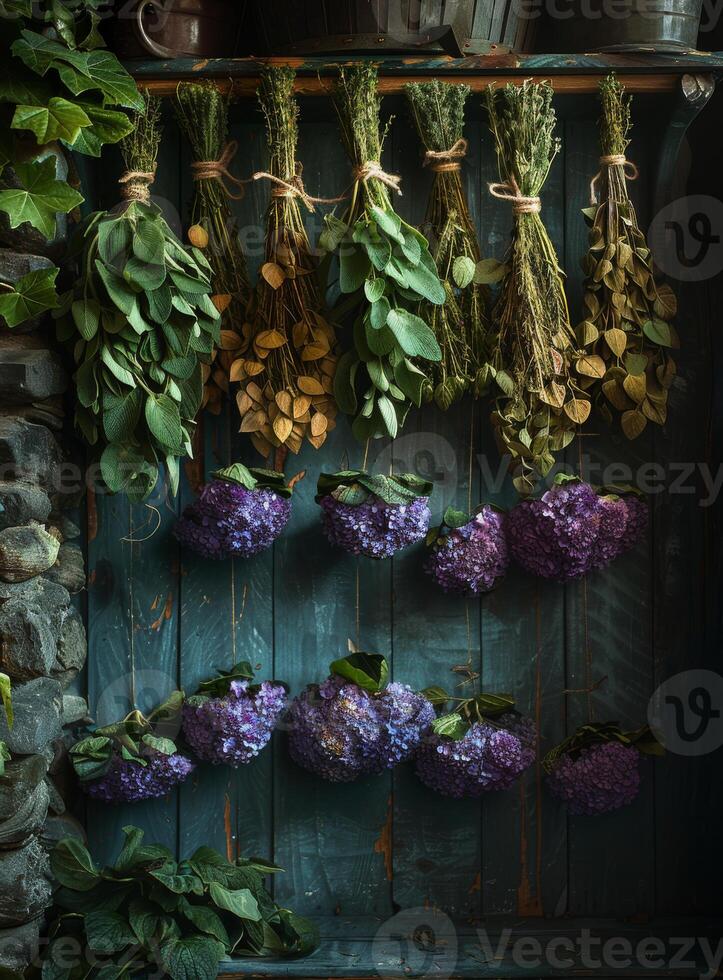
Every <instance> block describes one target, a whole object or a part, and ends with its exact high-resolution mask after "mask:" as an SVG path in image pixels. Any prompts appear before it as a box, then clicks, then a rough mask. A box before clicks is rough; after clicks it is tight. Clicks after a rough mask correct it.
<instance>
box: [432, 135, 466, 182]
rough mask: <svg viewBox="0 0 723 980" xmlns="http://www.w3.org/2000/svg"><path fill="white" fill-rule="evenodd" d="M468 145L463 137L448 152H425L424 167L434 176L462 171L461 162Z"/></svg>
mask: <svg viewBox="0 0 723 980" xmlns="http://www.w3.org/2000/svg"><path fill="white" fill-rule="evenodd" d="M468 149H469V143H468V142H467V140H466V139H465V138H464V137H461V138H460V139H458V140H457V142H456V143H455V144H454V146H450V148H449V149H448V150H427V152H426V153H425V154H424V166H425V167H429V168H430V169H431V170H432V172H433V173H435V174H443V173H452V172H453V171H456V170H461V169H462V162H461V161H462V160H464V158H465V157H466V156H467V150H468Z"/></svg>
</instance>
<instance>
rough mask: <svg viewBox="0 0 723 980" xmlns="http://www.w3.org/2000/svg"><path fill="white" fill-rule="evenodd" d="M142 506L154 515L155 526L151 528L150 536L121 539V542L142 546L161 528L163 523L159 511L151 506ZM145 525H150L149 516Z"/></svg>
mask: <svg viewBox="0 0 723 980" xmlns="http://www.w3.org/2000/svg"><path fill="white" fill-rule="evenodd" d="M143 506H144V507H146V508H147V509H148V510H150V511H152V513H153V514H155V515H156V526H155V527H154V528H153V530H152V531H151V533H150V534H147V535H146V536H145V538H128V537H126V538H121V541H128V542H129V544H142V543H143V542H144V541H149V540H150V539H151V538H152V537H153V535H154V534H155V533H156V531H157V530H158V528H159V527H160V526H161V523H162V521H163V518H162V517H161V512H160V510H159V509H158V508H157V507H154V506H153V505H152V504H144V505H143ZM146 523H147V524H148V523H150V516H149V518H148V521H146ZM139 530H140V529H139Z"/></svg>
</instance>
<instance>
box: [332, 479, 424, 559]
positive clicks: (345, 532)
mask: <svg viewBox="0 0 723 980" xmlns="http://www.w3.org/2000/svg"><path fill="white" fill-rule="evenodd" d="M319 503H320V505H321V519H322V525H323V529H324V534H325V535H326V537H327V538H328V540H329V542H330V543H331V544H333V545H336V546H337V547H339V548H343V549H344V551H347V552H348V553H349V554H351V555H366V556H367V557H369V558H390V557H391V556H392V555H393V554H394V553H395V552H397V551H399V550H400V549H401V548H406V547H407V545H410V544H414V543H415V541H421V540H422V539H423V538H424V536H425V535H426V533H427V531H428V530H429V520H430V517H431V514H430V510H429V506H428V498H427V497H416V498H415V499H414V500H413V501H411V503H409V504H388V503H385V501H384V500H382V499H381V497H377V496H376V495H375V494H371V495H370V496H369V497H368V498H367V500H365V501H364V502H363V503H361V504H356V505H352V504H345V503H342V502H341V501H340V500H337V499H336V497H334V496H333V495H332V494H328V495H327V496H325V497H322V498H321V499H320V501H319Z"/></svg>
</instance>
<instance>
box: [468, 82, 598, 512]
mask: <svg viewBox="0 0 723 980" xmlns="http://www.w3.org/2000/svg"><path fill="white" fill-rule="evenodd" d="M487 108H488V112H489V120H490V128H491V130H492V134H493V136H494V138H495V144H496V148H497V160H498V165H499V173H500V181H501V183H500V184H497V185H492V186H491V188H490V190H491V192H492V193H493V195H494V196H496V197H499V198H502V199H504V200H508V201H509V202H510V203H511V205H512V209H513V214H514V228H513V232H512V243H511V245H510V250H509V255H508V259H507V269H506V272H505V275H504V278H503V280H502V286H501V290H500V295H499V297H498V300H497V302H496V304H495V308H494V313H493V316H494V320H495V325H496V327H497V329H498V338H497V346H496V349H495V352H494V355H493V373H494V375H495V378H496V381H497V384H498V387H499V388H500V389H501V391H502V394H503V396H504V397H500V398H499V399H498V401H497V405H496V408H495V411H494V412H493V415H492V421H493V424H494V425H495V427H496V430H497V433H498V437H499V439H500V442H501V444H502V446H503V448H504V449H505V450H506V451H507V452H509V453H510V454H511V455H512V457H513V460H514V462H515V470H516V475H515V486H516V487H517V489H518V491H519V492H520V493H529V492H531V491H532V490H533V489H534V485H535V480H536V477H537V476H538V475H541V476H544V475H545V474H547V473H548V472H549V471H550V469H551V468H552V466H553V464H554V456H553V453H554V452H556V451H559V450H561V449H564V448H565V446H567V445H568V444H569V443H570V442H571V441H572V439H573V438H574V435H575V429H576V426H577V425H578V424H580V423H582V422H584V421H585V420H586V419H587V417H588V415H589V414H590V402H589V401H588V399H587V395H586V394H585V392H584V391H583V390H582V389H581V388H580V386H579V385H578V384H577V381H576V378H575V376H574V373H573V364H574V363H575V361H576V360H577V357H576V352H575V346H576V344H575V334H574V332H573V330H572V327H571V326H570V318H569V313H568V308H567V300H566V298H565V289H564V281H563V272H562V270H561V269H560V264H559V262H558V258H557V255H556V254H555V248H554V246H553V244H552V242H551V240H550V236H549V234H548V232H547V229H546V228H545V225H544V223H543V221H542V218H541V217H540V198H539V194H540V191H541V190H542V187H543V186H544V184H545V181H546V180H547V177H548V174H549V172H550V167H551V165H552V162H553V160H554V158H555V156H556V154H557V153H558V151H559V148H560V142H559V140H558V139H557V138H556V137H555V135H554V130H555V123H556V117H555V110H554V109H553V106H552V87H551V86H550V85H549V84H547V83H546V82H541V83H533V82H530V81H526V82H524V83H523V85H521V86H519V87H517V86H515V85H506V86H505V88H504V90H503V92H502V93H501V95H498V94H497V93H496V92H495V91H494V90H493V89H492V87H490V89H489V90H488V93H487Z"/></svg>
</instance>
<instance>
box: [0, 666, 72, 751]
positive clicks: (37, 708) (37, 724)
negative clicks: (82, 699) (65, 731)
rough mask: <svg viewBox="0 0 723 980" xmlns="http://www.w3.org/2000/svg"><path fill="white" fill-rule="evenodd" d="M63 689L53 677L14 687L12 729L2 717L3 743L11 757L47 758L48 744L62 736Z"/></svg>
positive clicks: (0, 724) (0, 732)
mask: <svg viewBox="0 0 723 980" xmlns="http://www.w3.org/2000/svg"><path fill="white" fill-rule="evenodd" d="M62 707H63V699H62V688H61V686H60V683H59V682H58V681H57V680H55V679H54V678H52V677H36V678H35V680H32V681H27V682H26V683H25V684H15V685H13V713H14V715H15V719H14V723H13V727H12V728H8V724H7V719H6V718H5V715H4V713H3V714H2V715H0V741H2V742H5V743H6V745H7V747H8V749H9V750H10V753H11V754H12V755H16V754H17V755H38V754H40V755H44V754H45V752H46V750H47V747H48V744H49V743H51V742H54V741H55V739H57V738H60V737H61V735H62V728H61V725H60V720H61V712H62Z"/></svg>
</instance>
